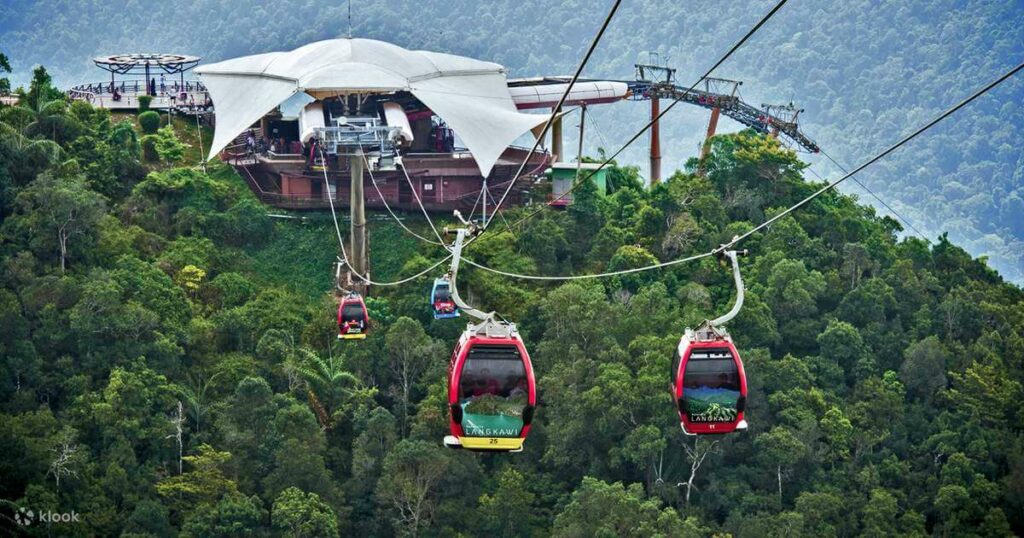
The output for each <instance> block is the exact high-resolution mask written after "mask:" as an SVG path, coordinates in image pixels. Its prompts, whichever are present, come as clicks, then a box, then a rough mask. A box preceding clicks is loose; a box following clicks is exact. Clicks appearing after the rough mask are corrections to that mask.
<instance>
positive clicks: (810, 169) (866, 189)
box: [807, 157, 931, 245]
mask: <svg viewBox="0 0 1024 538" xmlns="http://www.w3.org/2000/svg"><path fill="white" fill-rule="evenodd" d="M829 159H830V160H831V157H829ZM833 162H835V161H833ZM836 166H839V164H838V163H836ZM839 168H840V170H842V171H843V172H844V173H845V172H848V170H846V169H845V168H843V167H842V166H840V167H839ZM807 170H808V171H809V172H810V173H812V174H814V177H816V178H818V179H820V180H821V181H824V182H826V183H828V180H827V179H825V178H824V177H822V175H821V174H819V173H818V172H817V171H815V170H814V169H813V168H811V167H810V166H808V167H807ZM852 179H853V181H854V183H856V184H858V185H860V186H861V188H862V189H864V192H867V193H868V194H870V195H871V196H872V197H873V198H874V199H875V200H876V201H877V202H878V203H880V204H882V206H884V207H885V208H886V209H888V210H889V211H890V212H892V213H893V214H894V215H896V216H897V217H898V218H899V219H900V220H901V221H902V222H903V223H904V224H906V225H907V227H909V228H911V229H912V230H914V231H915V232H917V234H918V235H920V236H921V239H924V240H925V242H926V243H928V244H929V245H930V244H931V241H929V240H928V237H927V236H925V235H924V234H922V233H921V232H920V231H918V229H917V228H915V227H914V225H913V224H911V223H910V221H909V220H907V219H906V218H904V217H903V215H901V214H900V213H899V212H898V211H896V210H895V209H893V208H892V207H890V206H889V204H887V203H885V201H884V200H882V199H881V198H879V197H878V195H877V194H875V191H873V190H871V189H869V188H868V186H867V185H865V184H864V183H861V182H860V180H858V179H857V178H852Z"/></svg>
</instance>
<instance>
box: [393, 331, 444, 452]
mask: <svg viewBox="0 0 1024 538" xmlns="http://www.w3.org/2000/svg"><path fill="white" fill-rule="evenodd" d="M384 347H385V349H387V352H388V356H389V357H390V358H391V362H390V364H391V371H392V372H393V373H394V374H395V377H396V379H397V386H395V388H394V392H396V393H397V394H396V396H398V398H399V401H400V402H401V404H400V407H399V408H398V415H399V417H400V419H401V423H400V425H401V430H400V431H401V435H402V437H405V436H406V434H407V433H408V428H409V404H410V396H411V394H412V390H413V388H414V387H415V385H416V384H418V383H419V381H420V377H421V376H422V374H423V371H424V370H425V369H426V368H427V365H429V364H430V362H431V361H432V360H434V359H435V358H436V357H437V356H439V355H440V356H443V351H441V350H440V349H439V346H437V345H434V342H433V341H432V340H431V339H430V337H429V336H427V333H426V332H424V330H423V326H422V325H420V324H419V322H417V321H416V320H414V319H411V318H407V317H401V318H398V320H397V321H395V323H394V324H393V325H392V326H391V328H390V329H388V333H387V336H386V337H385V344H384Z"/></svg>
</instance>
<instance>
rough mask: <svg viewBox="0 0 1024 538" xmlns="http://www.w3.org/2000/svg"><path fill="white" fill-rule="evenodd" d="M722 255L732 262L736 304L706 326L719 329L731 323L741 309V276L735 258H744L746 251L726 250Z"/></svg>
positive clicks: (738, 264)
mask: <svg viewBox="0 0 1024 538" xmlns="http://www.w3.org/2000/svg"><path fill="white" fill-rule="evenodd" d="M722 255H724V256H726V257H728V258H729V260H730V261H731V262H732V275H733V279H734V280H735V282H736V303H735V304H733V305H732V309H731V310H729V311H728V312H726V313H725V315H723V316H720V317H717V318H715V319H713V320H711V321H708V324H709V325H711V326H712V327H721V326H722V325H725V324H726V323H728V322H730V321H732V319H733V318H735V317H736V315H737V314H739V313H740V309H741V308H743V276H742V275H740V263H739V261H737V259H736V258H737V257H738V256H746V255H747V251H746V250H739V251H736V250H726V251H724V252H722Z"/></svg>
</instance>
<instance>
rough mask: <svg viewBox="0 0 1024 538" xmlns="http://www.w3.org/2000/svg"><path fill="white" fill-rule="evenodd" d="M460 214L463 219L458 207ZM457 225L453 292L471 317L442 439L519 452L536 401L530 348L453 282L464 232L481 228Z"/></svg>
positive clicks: (458, 352) (455, 355)
mask: <svg viewBox="0 0 1024 538" xmlns="http://www.w3.org/2000/svg"><path fill="white" fill-rule="evenodd" d="M456 216H457V217H459V219H460V220H462V217H461V215H459V214H458V212H457V211H456ZM463 223H464V224H467V225H469V226H470V227H469V228H468V229H466V228H462V229H457V230H455V233H456V235H457V238H456V240H455V244H454V245H453V247H452V250H451V252H452V265H451V270H450V271H449V275H450V278H451V281H450V284H451V286H450V289H451V298H452V301H453V302H454V303H455V305H456V306H458V308H459V309H460V310H461V311H462V312H465V313H466V315H467V316H469V317H470V318H473V319H475V320H478V321H479V323H470V324H469V326H468V327H467V328H466V330H465V331H464V332H463V333H462V336H461V337H460V338H459V343H458V344H457V345H456V346H455V351H453V352H452V359H451V362H450V363H449V364H448V411H449V427H450V429H451V435H446V436H445V438H444V444H445V446H447V447H451V448H468V449H470V450H486V451H503V452H520V451H522V450H523V442H524V441H526V435H527V434H528V433H529V432H530V424H531V423H532V422H533V413H534V410H535V409H536V406H537V384H536V381H535V379H534V377H533V365H532V364H531V363H530V354H529V353H527V352H526V346H524V345H523V340H522V338H520V337H519V333H518V332H517V331H516V326H515V324H513V323H509V322H507V321H498V320H497V319H495V316H496V315H495V313H494V312H490V313H485V312H481V311H480V310H477V309H475V308H473V307H472V306H469V305H467V304H465V303H464V302H463V301H462V299H461V298H460V297H459V288H458V286H457V285H456V284H455V282H456V279H457V277H458V275H459V260H460V259H461V256H462V245H463V241H464V240H465V238H466V234H467V233H470V232H473V233H475V232H476V231H477V230H476V228H475V227H473V226H472V225H471V224H469V223H467V222H466V221H465V220H463Z"/></svg>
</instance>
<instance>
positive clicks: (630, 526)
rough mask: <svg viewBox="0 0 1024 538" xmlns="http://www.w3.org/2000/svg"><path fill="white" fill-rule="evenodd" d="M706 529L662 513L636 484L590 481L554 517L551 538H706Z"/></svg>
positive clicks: (586, 479) (669, 512)
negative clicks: (594, 537)
mask: <svg viewBox="0 0 1024 538" xmlns="http://www.w3.org/2000/svg"><path fill="white" fill-rule="evenodd" d="M708 533H709V529H707V528H703V527H701V526H700V525H699V524H698V523H697V522H696V521H695V520H693V519H689V518H688V519H686V520H685V521H684V520H682V519H680V517H679V514H678V513H677V512H676V511H675V510H672V509H670V508H664V509H662V508H661V507H660V505H659V503H658V501H657V500H655V499H646V498H645V496H644V493H643V488H642V487H641V486H640V484H632V485H630V486H629V487H626V486H624V485H623V484H622V483H621V482H615V483H614V484H608V483H606V482H603V481H601V480H598V479H596V478H592V477H589V476H588V477H584V478H583V483H582V484H581V485H580V487H579V488H577V489H576V491H574V492H573V494H572V498H571V500H570V502H569V504H567V505H566V506H565V508H564V509H563V510H562V511H561V512H560V513H559V514H558V515H557V516H555V521H554V524H553V525H552V528H551V536H555V537H558V538H583V537H587V536H601V537H611V536H625V537H633V536H635V537H641V536H680V537H694V538H695V537H697V536H706V535H707V534H708Z"/></svg>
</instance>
